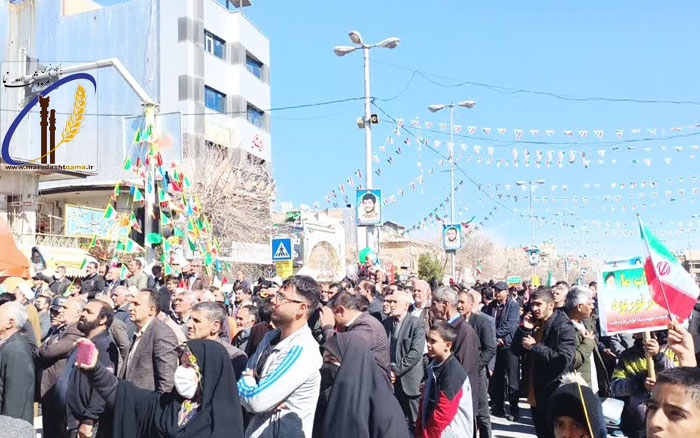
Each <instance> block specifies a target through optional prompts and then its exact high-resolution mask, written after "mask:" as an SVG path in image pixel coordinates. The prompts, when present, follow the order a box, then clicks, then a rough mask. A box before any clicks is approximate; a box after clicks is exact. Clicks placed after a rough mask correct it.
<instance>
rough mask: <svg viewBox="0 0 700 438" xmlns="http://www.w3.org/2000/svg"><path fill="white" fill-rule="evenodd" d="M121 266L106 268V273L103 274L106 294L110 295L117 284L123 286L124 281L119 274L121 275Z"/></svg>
mask: <svg viewBox="0 0 700 438" xmlns="http://www.w3.org/2000/svg"><path fill="white" fill-rule="evenodd" d="M121 272H122V271H121V268H119V267H116V266H114V267H111V268H109V269H107V273H106V274H105V277H104V278H105V287H104V293H106V294H107V295H111V294H112V293H113V292H114V289H115V288H116V287H117V286H123V285H124V283H125V281H123V280H122V279H121V278H120V276H121Z"/></svg>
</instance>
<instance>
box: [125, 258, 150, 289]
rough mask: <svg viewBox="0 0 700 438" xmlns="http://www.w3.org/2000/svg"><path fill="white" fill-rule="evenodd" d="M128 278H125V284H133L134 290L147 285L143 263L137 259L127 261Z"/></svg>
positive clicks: (144, 287)
mask: <svg viewBox="0 0 700 438" xmlns="http://www.w3.org/2000/svg"><path fill="white" fill-rule="evenodd" d="M129 273H130V274H129V278H127V279H126V286H127V287H129V286H134V287H135V288H136V290H142V289H146V288H147V287H148V275H146V273H145V272H143V264H142V263H141V260H139V259H132V260H131V261H130V262H129Z"/></svg>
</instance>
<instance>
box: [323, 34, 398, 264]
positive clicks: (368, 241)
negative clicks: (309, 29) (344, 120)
mask: <svg viewBox="0 0 700 438" xmlns="http://www.w3.org/2000/svg"><path fill="white" fill-rule="evenodd" d="M349 37H350V41H351V42H352V43H353V44H354V46H336V47H334V48H333V52H335V54H336V55H337V56H345V55H347V54H348V53H352V52H354V51H355V50H357V49H362V54H363V59H364V74H365V99H364V100H365V114H364V118H363V120H364V129H365V189H372V188H373V187H372V121H371V119H372V112H371V104H372V98H371V96H372V95H371V94H370V86H369V78H370V74H369V49H371V48H373V47H383V48H386V49H393V48H395V47H397V46H398V45H399V42H400V40H399V39H398V38H396V37H390V38H386V39H384V40H382V41H380V42H378V43H376V44H365V43H364V42H363V40H362V35H360V33H359V32H357V31H355V30H352V31H350V33H349ZM357 235H358V251H359V249H360V248H359V246H360V245H359V236H360V233H359V232H358V233H357ZM374 237H375V227H374V226H368V227H365V246H366V247H368V248H371V249H373V250H374V251H375V252H377V253H378V252H379V242H378V240H379V239H375V238H374ZM375 240H376V242H375Z"/></svg>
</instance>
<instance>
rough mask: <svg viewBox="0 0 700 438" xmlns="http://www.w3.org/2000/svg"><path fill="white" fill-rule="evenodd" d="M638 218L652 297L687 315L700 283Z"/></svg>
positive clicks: (691, 308)
mask: <svg viewBox="0 0 700 438" xmlns="http://www.w3.org/2000/svg"><path fill="white" fill-rule="evenodd" d="M637 219H638V220H639V231H640V233H641V237H642V242H644V250H645V252H646V260H645V261H644V274H645V276H646V278H647V283H648V284H649V291H650V292H651V296H652V298H653V299H654V301H655V302H656V303H657V304H659V305H660V306H661V307H663V308H665V309H666V310H668V312H669V314H671V313H672V314H674V315H676V316H678V317H679V318H681V319H686V318H688V316H690V312H692V311H693V307H694V306H695V303H696V302H697V299H698V295H700V289H699V288H698V285H697V284H695V281H694V280H693V278H692V277H691V276H690V274H689V273H688V272H687V271H686V270H685V269H683V266H682V265H681V264H680V262H679V261H678V259H676V257H675V256H674V255H673V253H671V251H669V250H668V248H666V247H665V246H664V245H663V244H662V243H661V241H660V240H659V239H658V238H657V237H656V236H655V235H654V234H653V233H652V232H651V231H650V230H649V229H648V228H647V227H646V226H644V224H643V223H642V218H641V217H639V215H637ZM669 316H670V315H669Z"/></svg>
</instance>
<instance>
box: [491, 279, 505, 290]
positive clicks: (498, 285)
mask: <svg viewBox="0 0 700 438" xmlns="http://www.w3.org/2000/svg"><path fill="white" fill-rule="evenodd" d="M493 288H494V289H496V290H508V285H507V284H506V282H505V281H499V282H498V283H496V284H494V285H493Z"/></svg>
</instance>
